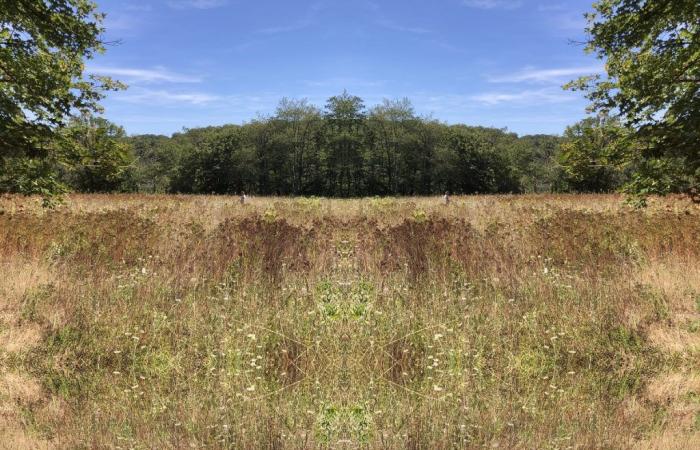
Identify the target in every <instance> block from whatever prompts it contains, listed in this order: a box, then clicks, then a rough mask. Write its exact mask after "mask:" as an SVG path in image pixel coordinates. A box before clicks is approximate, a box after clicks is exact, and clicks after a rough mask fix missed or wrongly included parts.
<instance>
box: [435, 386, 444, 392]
mask: <svg viewBox="0 0 700 450" xmlns="http://www.w3.org/2000/svg"><path fill="white" fill-rule="evenodd" d="M433 390H434V391H435V392H440V391H442V388H441V387H440V386H438V385H437V384H434V385H433Z"/></svg>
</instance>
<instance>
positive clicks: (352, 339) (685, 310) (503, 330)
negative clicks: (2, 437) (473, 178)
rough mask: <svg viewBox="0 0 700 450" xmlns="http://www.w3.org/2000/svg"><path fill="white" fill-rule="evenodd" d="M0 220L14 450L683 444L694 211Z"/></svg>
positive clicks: (119, 211) (615, 204) (601, 202)
mask: <svg viewBox="0 0 700 450" xmlns="http://www.w3.org/2000/svg"><path fill="white" fill-rule="evenodd" d="M0 211H1V212H2V214H0V261H3V265H2V267H3V269H4V272H5V273H4V274H3V275H4V276H3V277H2V279H0V292H2V293H3V300H2V303H1V305H2V313H3V314H4V315H3V322H2V329H0V336H1V339H2V341H0V342H2V344H3V350H2V352H1V353H0V355H1V356H0V358H2V359H0V363H1V364H2V374H3V377H5V378H3V380H5V381H3V382H4V383H5V384H4V386H6V388H5V390H4V392H7V395H4V396H3V397H2V400H0V401H2V408H3V411H7V415H8V417H12V418H13V419H12V427H8V428H7V430H8V431H7V432H6V433H7V435H8V436H9V435H10V434H12V435H13V436H16V437H15V438H13V439H15V442H20V444H17V445H15V446H16V447H18V448H21V447H22V446H24V447H26V448H32V446H38V445H40V444H41V445H45V446H49V447H58V448H166V447H168V448H317V447H333V448H356V447H369V448H455V447H457V448H477V447H494V446H500V447H501V448H533V447H537V448H600V447H607V448H611V447H614V448H619V447H650V448H681V447H680V446H679V444H680V443H682V442H693V439H697V432H698V429H699V428H700V412H698V405H700V392H699V387H698V379H700V374H699V372H698V369H697V367H698V365H700V360H699V359H700V358H698V354H699V353H698V352H699V350H698V347H697V343H698V338H699V337H700V332H699V330H698V329H699V328H700V220H698V219H699V218H700V210H699V209H698V207H697V206H694V205H692V204H690V203H688V202H687V201H685V200H683V199H680V198H678V199H676V198H667V199H652V202H651V206H650V207H649V208H647V209H646V210H642V211H635V210H631V209H628V208H627V207H625V206H624V205H623V199H622V198H621V197H619V196H604V195H590V196H574V195H568V196H552V195H541V196H477V197H460V198H454V199H453V202H452V204H450V205H449V206H445V205H442V204H441V203H440V202H439V200H438V199H435V198H403V199H393V198H373V199H361V200H360V199H358V200H325V199H283V198H253V199H252V200H251V202H250V204H248V205H245V206H241V205H240V204H239V203H238V201H237V199H236V198H231V197H223V196H222V197H196V196H144V195H119V196H104V195H79V196H72V197H70V198H69V199H68V201H67V203H66V205H64V206H62V207H60V208H59V209H58V210H56V211H45V210H42V209H41V208H40V207H39V200H38V199H32V198H29V199H27V198H21V197H4V198H2V199H0ZM7 377H9V378H7ZM18 380H20V381H21V380H25V381H26V383H22V382H20V381H18ZM18 384H21V385H23V386H24V385H26V386H28V387H32V386H33V387H32V389H29V391H22V390H21V389H20V388H19V387H18ZM11 386H14V388H12V387H11ZM37 386H39V388H38V389H37ZM10 391H11V392H12V394H10V393H9V392H10ZM30 391H31V392H30ZM22 439H24V440H25V441H24V442H25V444H21V442H22V441H21V440H22ZM674 446H675V447H674Z"/></svg>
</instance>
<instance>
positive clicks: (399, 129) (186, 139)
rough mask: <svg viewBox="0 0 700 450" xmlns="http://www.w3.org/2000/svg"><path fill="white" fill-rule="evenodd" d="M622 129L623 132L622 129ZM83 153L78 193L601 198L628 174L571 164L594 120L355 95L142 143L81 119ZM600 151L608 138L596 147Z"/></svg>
mask: <svg viewBox="0 0 700 450" xmlns="http://www.w3.org/2000/svg"><path fill="white" fill-rule="evenodd" d="M615 129H617V128H615ZM66 130H67V131H66V135H67V136H68V137H69V139H67V142H69V143H70V144H69V145H70V146H72V147H73V148H75V147H79V148H80V150H79V151H78V152H75V151H73V152H72V153H78V154H80V155H81V157H80V158H78V160H76V161H75V164H74V165H72V168H71V170H64V171H62V172H61V180H62V181H63V182H65V183H67V184H68V185H69V186H70V187H71V188H72V189H74V190H77V191H82V192H106V191H129V192H134V191H138V192H159V193H164V192H171V193H217V194H232V193H238V192H249V193H255V194H259V195H317V196H329V197H331V196H333V197H356V196H367V195H429V194H436V193H442V192H446V191H449V192H453V193H521V192H572V191H582V192H583V191H585V192H604V191H612V190H615V189H617V188H618V187H619V186H620V185H621V184H622V183H623V182H624V181H625V176H624V174H623V173H622V172H620V171H618V170H614V169H611V168H609V167H601V168H593V169H591V168H590V167H589V166H588V165H586V166H585V167H574V168H575V172H574V171H571V170H568V169H570V168H571V167H573V166H572V163H575V161H573V160H572V159H571V158H570V157H567V155H566V148H567V143H571V142H578V141H580V139H581V136H577V134H579V135H583V134H585V133H587V132H591V131H592V130H595V131H596V133H598V134H600V133H604V132H603V131H601V128H600V121H599V120H593V119H588V120H587V121H585V122H583V123H581V124H579V125H577V126H576V127H572V128H570V129H569V130H567V133H566V136H568V137H566V136H565V137H558V136H550V135H534V136H522V137H519V136H517V135H516V134H515V133H510V132H508V131H506V130H501V129H496V128H484V127H473V126H467V125H447V124H444V123H441V122H439V121H437V120H434V119H431V118H425V117H419V116H417V115H416V114H415V112H414V110H413V108H412V106H411V103H410V102H409V101H408V100H407V99H404V100H396V101H389V100H385V101H384V102H383V103H382V104H380V105H377V106H374V107H371V108H366V107H365V105H364V103H363V101H362V99H360V98H358V97H355V96H352V95H350V94H348V93H346V92H345V93H343V94H341V95H338V96H335V97H331V98H330V99H328V102H327V103H326V105H325V107H324V108H323V109H321V108H318V107H316V106H313V105H310V104H309V103H308V102H306V101H304V100H289V99H283V100H282V101H280V104H279V106H278V108H277V110H276V112H275V114H274V115H272V116H270V117H264V118H259V119H256V120H254V121H251V122H249V123H246V124H243V125H224V126H218V127H206V128H196V129H190V130H184V131H183V132H181V133H175V134H174V135H173V136H172V137H166V136H158V135H138V136H131V137H127V136H126V135H125V133H124V131H123V130H122V129H121V128H120V127H118V126H116V125H114V124H111V123H109V122H107V121H105V120H104V119H99V118H98V119H96V118H91V117H83V118H81V119H79V120H74V121H73V122H72V123H71V124H70V125H69V126H68V127H67V129H66ZM589 140H591V142H590V147H591V148H592V149H593V150H595V149H597V148H598V147H601V146H604V145H605V142H604V141H605V140H604V139H601V138H598V139H597V140H596V139H595V138H591V139H589Z"/></svg>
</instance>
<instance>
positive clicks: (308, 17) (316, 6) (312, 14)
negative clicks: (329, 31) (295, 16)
mask: <svg viewBox="0 0 700 450" xmlns="http://www.w3.org/2000/svg"><path fill="white" fill-rule="evenodd" d="M326 6H327V4H326V2H325V1H317V2H315V3H312V4H311V5H310V6H309V7H308V8H307V10H306V12H305V14H304V17H303V18H302V19H300V20H297V21H294V22H291V23H288V24H285V25H278V26H272V27H266V28H261V29H259V30H257V31H256V33H261V34H280V33H290V32H293V31H299V30H303V29H304V28H308V27H310V26H311V25H313V24H314V23H316V16H317V15H318V14H319V13H320V12H321V11H322V10H323V9H324V8H326Z"/></svg>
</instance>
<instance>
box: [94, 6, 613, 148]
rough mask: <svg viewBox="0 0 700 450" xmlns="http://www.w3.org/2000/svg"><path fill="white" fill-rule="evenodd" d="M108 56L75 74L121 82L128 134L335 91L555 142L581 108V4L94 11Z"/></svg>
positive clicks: (169, 129) (117, 97)
mask: <svg viewBox="0 0 700 450" xmlns="http://www.w3.org/2000/svg"><path fill="white" fill-rule="evenodd" d="M97 2H98V7H99V9H100V10H101V11H102V12H105V13H106V14H107V16H106V19H105V22H104V26H105V28H106V32H105V35H104V39H105V40H106V41H109V42H110V44H109V45H107V51H106V53H105V54H103V55H98V56H97V57H95V58H94V59H92V60H90V61H88V64H87V72H88V73H94V74H99V75H108V76H111V77H113V78H115V79H117V80H120V81H123V82H125V83H126V84H127V85H128V86H129V88H128V89H127V90H125V91H121V92H116V93H110V94H109V95H108V97H107V98H106V99H105V100H104V101H103V102H102V104H103V106H104V107H105V117H106V118H108V119H109V120H111V121H113V122H115V123H117V124H119V125H121V126H123V127H124V128H125V129H126V131H127V132H128V133H129V134H143V133H153V134H166V135H169V134H171V133H173V132H177V131H181V130H182V129H183V127H186V128H194V127H199V126H208V125H221V124H226V123H243V122H247V121H250V120H251V119H255V118H256V117H258V116H264V115H269V114H272V113H274V111H275V108H276V106H277V104H278V103H279V100H280V99H281V98H282V97H289V98H298V99H301V98H306V99H308V100H309V101H310V102H311V103H313V104H316V105H317V106H319V107H322V106H323V105H324V104H325V101H326V99H327V98H328V97H330V96H333V95H337V94H340V93H342V92H343V90H347V91H348V92H349V93H350V94H352V95H357V96H360V97H362V98H363V99H364V100H365V104H366V106H368V107H371V106H373V105H376V104H378V103H380V102H381V101H382V99H384V98H388V99H397V98H404V97H407V98H409V99H410V100H411V102H412V103H413V106H414V108H415V110H416V113H418V114H420V115H423V116H431V117H432V118H434V119H438V120H440V121H443V122H446V123H450V124H452V123H465V124H468V125H482V126H493V127H497V128H508V130H510V131H514V132H516V133H518V134H520V135H523V134H536V133H549V134H561V133H562V132H563V131H564V129H565V127H566V126H567V125H570V124H573V123H574V122H576V121H578V120H580V119H582V118H583V117H585V114H586V113H585V107H586V104H587V101H586V100H585V99H584V98H583V96H582V95H581V94H580V93H577V92H570V91H565V90H563V89H562V88H561V86H562V84H564V83H565V82H567V81H569V80H571V79H574V78H577V77H578V76H580V75H586V74H592V73H596V72H599V71H600V70H602V63H601V62H600V61H599V60H597V59H596V58H595V56H593V55H586V54H585V52H584V48H583V47H584V46H583V45H582V44H581V42H582V41H584V40H585V34H584V27H585V20H584V18H583V14H584V13H585V12H586V11H590V9H591V0H422V1H418V0H384V1H382V0H347V1H340V0H311V1H306V0H302V1H289V0H287V1H283V0H255V1H250V0H141V1H136V0H97Z"/></svg>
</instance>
